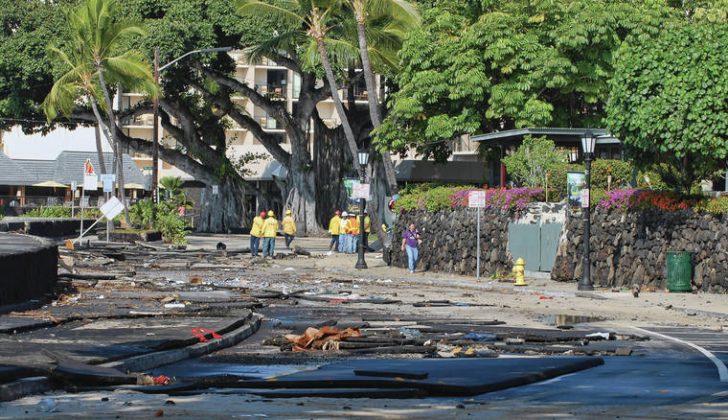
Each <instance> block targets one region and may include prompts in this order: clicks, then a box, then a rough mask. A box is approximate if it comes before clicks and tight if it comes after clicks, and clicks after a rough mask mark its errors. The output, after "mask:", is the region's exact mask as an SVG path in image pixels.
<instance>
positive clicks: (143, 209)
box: [129, 200, 156, 229]
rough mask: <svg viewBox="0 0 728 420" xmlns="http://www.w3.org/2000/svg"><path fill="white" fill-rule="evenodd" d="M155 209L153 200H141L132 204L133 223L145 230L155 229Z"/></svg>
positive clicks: (130, 212) (130, 209)
mask: <svg viewBox="0 0 728 420" xmlns="http://www.w3.org/2000/svg"><path fill="white" fill-rule="evenodd" d="M155 208H156V206H155V205H154V202H153V201H152V200H140V201H137V202H136V203H134V204H132V205H131V207H130V208H129V218H130V219H131V223H132V224H133V225H135V226H141V227H142V228H144V229H152V228H153V227H154V211H155Z"/></svg>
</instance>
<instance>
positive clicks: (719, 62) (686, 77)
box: [607, 12, 728, 191]
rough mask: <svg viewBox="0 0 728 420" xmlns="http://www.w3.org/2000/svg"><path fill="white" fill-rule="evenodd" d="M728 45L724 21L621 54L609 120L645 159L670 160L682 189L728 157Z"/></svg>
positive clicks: (687, 27) (680, 29)
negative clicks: (727, 48)
mask: <svg viewBox="0 0 728 420" xmlns="http://www.w3.org/2000/svg"><path fill="white" fill-rule="evenodd" d="M696 14H697V12H696ZM726 45H728V28H727V27H726V25H725V24H721V25H716V24H710V23H690V24H683V25H677V26H674V27H672V28H670V30H667V31H664V32H663V33H662V34H661V35H660V36H659V37H657V38H655V39H650V40H641V41H640V42H634V43H631V44H630V45H629V46H628V47H626V48H624V49H623V50H622V51H620V53H619V59H618V62H617V67H616V72H615V75H614V78H613V80H612V82H611V85H610V86H611V88H612V95H611V98H610V100H609V104H608V106H607V112H608V118H607V125H608V127H609V129H610V131H611V132H612V134H614V135H616V136H618V137H619V138H620V139H622V141H623V142H624V144H625V145H626V146H627V147H629V148H630V149H631V150H632V151H633V154H634V155H635V157H636V158H638V159H639V160H640V161H643V162H664V163H667V164H668V167H667V168H668V169H669V170H663V171H662V172H661V175H662V178H663V179H664V180H665V181H667V182H668V183H669V184H670V185H671V186H672V187H673V188H675V189H678V190H681V191H689V190H691V188H692V186H693V185H694V183H695V181H696V180H698V179H702V178H705V177H709V176H710V175H711V174H712V173H713V172H714V171H715V170H716V168H717V167H718V165H719V164H722V162H724V161H725V159H726V158H727V157H728V102H727V101H726V100H725V98H726V96H728V72H726V71H725V58H726ZM658 169H659V168H658ZM662 169H665V168H664V167H663V168H662Z"/></svg>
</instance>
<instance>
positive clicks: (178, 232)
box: [155, 213, 187, 245]
mask: <svg viewBox="0 0 728 420" xmlns="http://www.w3.org/2000/svg"><path fill="white" fill-rule="evenodd" d="M155 226H156V228H157V229H158V230H159V231H160V232H162V236H163V237H164V240H165V241H167V242H172V243H174V244H179V245H182V244H185V243H187V240H186V239H185V228H186V227H187V225H186V223H185V221H184V220H182V219H180V218H179V217H178V216H177V215H176V214H174V213H158V214H157V221H156V224H155Z"/></svg>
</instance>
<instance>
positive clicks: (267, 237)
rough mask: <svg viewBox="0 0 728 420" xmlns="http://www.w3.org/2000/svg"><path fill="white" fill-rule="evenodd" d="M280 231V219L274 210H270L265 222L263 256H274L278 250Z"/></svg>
mask: <svg viewBox="0 0 728 420" xmlns="http://www.w3.org/2000/svg"><path fill="white" fill-rule="evenodd" d="M277 233H278V220H277V219H276V215H275V213H273V210H269V211H268V217H267V218H266V219H265V222H263V256H264V257H272V256H273V253H274V252H275V250H276V234H277Z"/></svg>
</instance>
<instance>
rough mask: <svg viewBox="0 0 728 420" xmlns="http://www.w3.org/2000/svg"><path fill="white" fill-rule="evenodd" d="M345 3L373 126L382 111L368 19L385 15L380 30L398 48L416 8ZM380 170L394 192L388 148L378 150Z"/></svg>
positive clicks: (389, 1)
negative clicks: (352, 22)
mask: <svg viewBox="0 0 728 420" xmlns="http://www.w3.org/2000/svg"><path fill="white" fill-rule="evenodd" d="M348 2H349V6H350V8H351V10H352V11H353V13H354V17H355V18H356V31H357V40H358V43H359V55H360V56H361V64H362V70H363V71H364V81H365V83H366V87H367V93H368V95H367V99H368V101H369V115H370V117H371V119H372V125H373V126H374V128H375V129H376V128H378V127H379V126H380V125H381V124H382V115H381V112H380V109H379V98H378V93H377V85H376V82H375V80H374V70H373V68H372V67H373V66H372V60H371V59H370V57H369V48H370V45H369V42H368V40H367V32H368V31H367V29H368V27H367V26H368V22H370V20H371V19H388V20H389V21H390V22H388V23H386V24H385V25H386V27H385V30H384V33H388V34H391V35H392V37H391V38H393V40H394V42H395V44H398V45H395V46H394V49H396V50H399V47H401V41H402V40H403V39H404V34H405V33H406V32H407V31H408V30H411V29H412V28H413V27H414V26H416V25H417V24H418V23H419V15H418V14H417V10H416V9H415V8H414V6H413V5H412V4H410V3H409V2H408V1H407V0H348ZM382 160H383V163H384V172H385V176H386V179H387V184H389V188H390V193H391V194H392V195H394V194H395V193H396V192H397V179H396V177H395V174H394V164H393V163H392V158H391V157H390V155H389V152H384V153H382Z"/></svg>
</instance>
